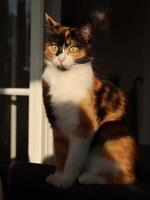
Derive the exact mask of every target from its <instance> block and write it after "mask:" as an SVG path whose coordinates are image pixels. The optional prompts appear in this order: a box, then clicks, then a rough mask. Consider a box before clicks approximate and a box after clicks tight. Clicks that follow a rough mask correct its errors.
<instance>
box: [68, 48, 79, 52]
mask: <svg viewBox="0 0 150 200" xmlns="http://www.w3.org/2000/svg"><path fill="white" fill-rule="evenodd" d="M79 50H80V49H79V48H78V47H76V46H71V47H70V48H69V50H68V51H69V53H77V52H78V51H79Z"/></svg>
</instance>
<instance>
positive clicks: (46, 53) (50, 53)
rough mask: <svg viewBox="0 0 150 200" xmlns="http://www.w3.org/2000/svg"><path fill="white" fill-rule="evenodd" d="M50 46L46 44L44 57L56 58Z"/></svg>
mask: <svg viewBox="0 0 150 200" xmlns="http://www.w3.org/2000/svg"><path fill="white" fill-rule="evenodd" d="M49 46H50V44H49V43H46V44H45V45H44V56H45V58H51V57H52V56H55V54H54V53H53V52H52V51H51V50H50V48H49Z"/></svg>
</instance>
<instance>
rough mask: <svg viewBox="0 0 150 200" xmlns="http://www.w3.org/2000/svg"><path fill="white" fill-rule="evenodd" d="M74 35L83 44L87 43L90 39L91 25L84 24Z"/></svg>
mask: <svg viewBox="0 0 150 200" xmlns="http://www.w3.org/2000/svg"><path fill="white" fill-rule="evenodd" d="M76 34H77V35H78V37H80V38H82V39H83V40H84V41H85V42H87V43H88V42H89V41H90V40H91V39H92V25H91V24H90V23H86V24H85V25H83V26H81V27H80V28H79V29H77V32H76Z"/></svg>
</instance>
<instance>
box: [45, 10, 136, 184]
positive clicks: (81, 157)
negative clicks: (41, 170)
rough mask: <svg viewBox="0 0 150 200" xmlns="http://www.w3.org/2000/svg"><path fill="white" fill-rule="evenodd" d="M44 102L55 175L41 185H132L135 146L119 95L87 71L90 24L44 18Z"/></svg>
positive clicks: (125, 104) (125, 105) (89, 66)
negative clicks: (65, 23) (74, 24)
mask: <svg viewBox="0 0 150 200" xmlns="http://www.w3.org/2000/svg"><path fill="white" fill-rule="evenodd" d="M45 25H46V26H45V33H46V37H45V44H44V62H45V68H44V70H43V74H42V86H43V100H44V105H45V109H46V113H47V117H48V120H49V122H50V124H51V126H52V129H53V138H54V154H55V162H56V172H55V173H54V174H50V175H49V176H48V177H47V178H46V181H47V182H48V183H50V184H53V185H54V186H57V187H62V188H67V187H70V186H72V185H73V184H74V182H75V181H76V180H78V181H79V182H80V183H81V184H107V183H111V184H112V183H114V184H129V183H133V182H134V181H135V173H134V169H135V161H136V142H135V140H134V138H133V137H132V136H131V131H130V126H129V120H128V115H129V111H128V108H129V107H128V100H127V98H126V96H125V94H124V93H123V91H122V90H121V89H119V88H117V87H116V86H114V85H113V84H112V83H111V82H109V81H108V80H105V79H102V78H101V77H98V76H97V75H96V74H95V72H94V70H93V68H92V62H91V58H92V50H91V44H92V25H91V24H90V23H87V24H85V25H84V26H81V27H79V28H69V27H65V26H62V25H60V24H59V23H57V22H55V21H54V20H53V19H52V18H51V17H50V16H48V15H47V14H46V22H45Z"/></svg>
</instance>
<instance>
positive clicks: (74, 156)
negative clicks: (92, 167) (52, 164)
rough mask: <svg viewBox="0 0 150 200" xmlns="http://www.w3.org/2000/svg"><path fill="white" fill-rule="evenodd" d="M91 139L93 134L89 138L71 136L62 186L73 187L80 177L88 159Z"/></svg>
mask: <svg viewBox="0 0 150 200" xmlns="http://www.w3.org/2000/svg"><path fill="white" fill-rule="evenodd" d="M91 140H92V136H88V137H87V138H79V137H76V136H72V137H71V139H70V145H69V151H68V155H67V159H66V163H65V168H64V173H63V177H62V178H63V181H62V185H61V187H63V188H68V187H71V186H72V185H73V184H74V182H75V181H76V179H77V178H78V176H79V174H80V172H81V169H82V167H83V165H84V163H85V161H86V159H87V155H88V150H89V146H90V144H91Z"/></svg>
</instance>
